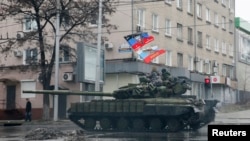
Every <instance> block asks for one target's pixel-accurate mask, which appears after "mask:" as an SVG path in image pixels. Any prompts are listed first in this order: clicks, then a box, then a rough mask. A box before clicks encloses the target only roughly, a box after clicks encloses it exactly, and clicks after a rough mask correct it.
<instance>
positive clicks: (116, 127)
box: [68, 98, 217, 132]
mask: <svg viewBox="0 0 250 141" xmlns="http://www.w3.org/2000/svg"><path fill="white" fill-rule="evenodd" d="M206 103H209V104H206ZM216 103H217V102H216V100H206V101H200V102H197V103H194V102H193V101H190V99H181V98H169V99H160V98H152V99H124V100H93V101H91V102H82V103H72V104H71V108H70V110H69V111H68V112H69V119H70V120H71V121H73V122H74V123H76V124H77V125H78V126H80V127H81V128H83V129H85V130H112V131H129V130H133V131H135V130H136V131H170V132H177V131H179V130H183V129H195V130H196V129H199V128H201V127H202V126H203V125H205V124H207V123H209V122H211V121H213V120H214V117H215V111H214V110H213V108H214V107H215V105H216Z"/></svg>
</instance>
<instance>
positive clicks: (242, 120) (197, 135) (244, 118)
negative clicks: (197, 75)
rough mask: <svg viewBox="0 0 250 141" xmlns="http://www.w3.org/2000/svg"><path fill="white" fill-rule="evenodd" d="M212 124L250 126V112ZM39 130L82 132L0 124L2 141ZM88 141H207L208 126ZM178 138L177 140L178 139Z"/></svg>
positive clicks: (20, 139)
mask: <svg viewBox="0 0 250 141" xmlns="http://www.w3.org/2000/svg"><path fill="white" fill-rule="evenodd" d="M210 124H222V125H223V124H241V125H245V124H247V125H250V110H245V111H238V112H231V113H220V112H219V113H217V114H216V118H215V121H214V122H211V123H210ZM37 128H50V129H52V128H54V129H57V130H60V131H72V130H81V128H80V127H78V126H77V125H75V124H74V123H73V122H71V121H70V120H59V121H32V122H24V121H23V123H22V124H21V125H20V126H3V125H1V124H0V141H25V139H24V136H25V135H26V134H27V133H28V132H29V131H32V130H35V129H37ZM86 137H87V138H88V140H87V141H92V140H95V141H106V140H107V141H111V140H113V141H155V140H157V141H168V140H171V141H174V140H178V141H182V140H183V141H184V140H185V141H191V140H192V141H193V140H199V141H203V140H204V141H206V140H207V126H204V127H203V128H201V129H199V130H198V131H196V132H179V133H171V134H170V133H168V134H166V133H165V134H162V133H159V134H158V133H107V132H105V133H104V132H97V133H94V132H88V133H86ZM176 138H177V139H176ZM44 141H66V140H65V139H56V140H44Z"/></svg>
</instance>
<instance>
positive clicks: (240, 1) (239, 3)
mask: <svg viewBox="0 0 250 141" xmlns="http://www.w3.org/2000/svg"><path fill="white" fill-rule="evenodd" d="M235 16H236V17H240V18H242V19H244V20H246V21H248V22H249V23H250V0H235Z"/></svg>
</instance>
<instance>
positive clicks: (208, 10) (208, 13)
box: [206, 8, 211, 22]
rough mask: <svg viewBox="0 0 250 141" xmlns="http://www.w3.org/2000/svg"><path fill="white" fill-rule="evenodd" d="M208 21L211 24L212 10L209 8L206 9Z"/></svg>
mask: <svg viewBox="0 0 250 141" xmlns="http://www.w3.org/2000/svg"><path fill="white" fill-rule="evenodd" d="M206 21H208V22H210V21H211V19H210V9H209V8H206Z"/></svg>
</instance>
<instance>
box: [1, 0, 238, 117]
mask: <svg viewBox="0 0 250 141" xmlns="http://www.w3.org/2000/svg"><path fill="white" fill-rule="evenodd" d="M234 8H235V1H234V0H227V1H225V0H213V1H204V0H175V1H172V0H163V1H133V0H126V1H122V2H120V3H119V4H118V5H117V11H116V13H115V14H113V15H112V16H111V17H110V22H111V23H112V24H115V25H117V26H118V29H117V30H115V31H111V33H110V34H107V33H103V35H102V36H106V37H107V40H106V41H105V42H104V44H103V47H104V50H105V61H106V63H105V71H104V72H105V78H104V83H103V84H102V85H101V87H102V89H103V91H105V92H112V91H113V90H115V89H117V88H119V87H121V86H124V85H126V84H128V83H138V82H139V79H138V74H141V73H149V72H151V70H152V69H153V68H157V69H158V70H160V69H162V68H166V69H167V70H168V71H169V72H170V73H171V75H173V76H176V77H177V76H185V77H187V78H189V79H190V80H191V82H192V90H191V91H188V92H187V94H188V95H196V96H197V97H198V98H203V99H214V98H215V99H218V100H220V101H221V102H223V103H235V102H237V93H236V92H237V91H236V90H237V87H236V86H237V85H236V84H237V80H236V75H235V72H236V71H235V63H234V60H235V50H234V47H235V43H234V37H235V34H234ZM10 23H12V19H7V20H6V21H4V22H1V23H0V25H1V26H2V27H6V28H1V29H0V31H1V33H2V36H1V37H2V39H7V38H13V37H17V38H18V39H19V38H22V36H23V32H24V31H27V30H33V28H34V27H33V26H32V25H33V24H17V25H15V26H8V25H10ZM29 23H32V21H30V22H29ZM27 25H29V26H27ZM19 31H22V32H19ZM138 32H147V33H148V34H150V35H152V36H154V41H153V42H151V43H150V44H148V45H147V46H145V48H148V47H151V46H158V47H159V48H161V49H165V50H166V53H165V54H163V55H160V56H158V57H157V58H155V59H154V60H153V61H152V62H151V63H150V64H145V63H143V61H142V60H141V59H140V57H138V55H137V54H136V53H135V52H133V51H132V50H131V48H130V46H129V45H128V44H127V42H126V40H125V39H124V36H126V35H129V34H133V33H138ZM5 33H8V34H5ZM71 45H72V46H73V47H76V44H74V43H71ZM24 46H25V47H26V48H24V49H23V50H16V51H14V52H12V53H11V54H10V55H8V57H7V59H6V58H5V57H4V56H1V59H0V61H1V62H0V65H1V67H0V71H1V73H0V92H1V93H0V100H1V101H3V107H2V109H11V108H21V109H22V108H24V105H25V98H27V97H29V98H30V99H31V102H33V103H34V105H33V108H34V110H36V109H37V110H36V111H37V112H36V113H37V114H35V115H37V118H39V117H41V112H42V104H43V101H42V100H41V99H42V97H43V96H42V95H38V94H23V93H22V90H24V89H28V90H36V89H41V88H42V85H41V82H40V79H39V74H40V70H39V68H38V66H37V64H36V63H35V62H34V59H35V60H39V58H34V56H36V55H35V54H37V51H36V49H35V48H36V47H35V45H32V44H29V45H24ZM61 54H63V55H62V57H60V62H61V63H60V72H59V85H60V88H61V89H70V90H80V91H85V90H87V91H93V90H94V88H95V84H94V83H93V82H84V83H79V82H78V81H76V79H74V78H76V77H78V76H79V75H80V74H79V73H76V72H77V71H76V68H77V66H76V64H75V60H70V59H69V56H68V55H69V54H68V52H67V51H65V50H62V51H61ZM48 55H50V54H48ZM27 57H31V60H29V59H27ZM32 57H33V58H32ZM27 60H28V62H27ZM211 76H212V77H213V78H215V79H211V81H212V82H213V84H212V85H211V87H205V86H204V78H205V77H211ZM52 77H53V78H52V79H51V80H52V81H53V80H54V76H52ZM51 84H52V88H53V84H54V82H51ZM83 100H89V98H88V97H84V96H82V97H81V96H80V98H79V96H63V97H61V98H59V105H64V106H62V107H60V108H61V112H60V110H59V114H61V115H62V116H61V117H66V110H67V109H68V108H69V107H70V103H71V102H75V101H83ZM13 103H14V104H13ZM51 107H53V97H52V96H51ZM39 113H40V114H39ZM59 117H60V116H59Z"/></svg>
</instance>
